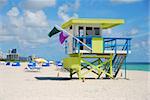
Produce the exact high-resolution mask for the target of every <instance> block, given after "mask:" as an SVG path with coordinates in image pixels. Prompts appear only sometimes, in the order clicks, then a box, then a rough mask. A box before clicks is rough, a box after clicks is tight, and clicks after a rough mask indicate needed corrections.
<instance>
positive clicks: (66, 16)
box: [57, 0, 80, 21]
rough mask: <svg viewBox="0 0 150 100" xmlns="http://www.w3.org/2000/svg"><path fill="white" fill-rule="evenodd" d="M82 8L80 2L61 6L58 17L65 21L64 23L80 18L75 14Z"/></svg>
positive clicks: (77, 0)
mask: <svg viewBox="0 0 150 100" xmlns="http://www.w3.org/2000/svg"><path fill="white" fill-rule="evenodd" d="M79 6H80V1H79V0H76V1H75V3H74V4H70V3H68V4H63V5H62V6H60V7H59V8H58V12H57V14H58V16H59V17H60V18H61V19H62V20H63V21H67V20H69V19H71V18H78V14H77V13H75V12H76V10H78V8H79ZM69 11H71V12H72V13H71V14H72V15H69V14H68V13H69Z"/></svg>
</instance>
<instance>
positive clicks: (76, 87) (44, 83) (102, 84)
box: [0, 63, 150, 100]
mask: <svg viewBox="0 0 150 100" xmlns="http://www.w3.org/2000/svg"><path fill="white" fill-rule="evenodd" d="M26 66H27V63H22V66H21V67H19V68H13V67H11V66H5V65H0V100H148V98H150V72H146V71H127V77H128V78H129V80H125V79H116V80H112V79H111V80H106V79H103V80H102V79H86V80H85V82H82V81H81V80H77V79H72V80H69V79H68V78H65V79H62V78H61V77H69V73H68V72H62V71H60V72H59V78H57V75H58V70H57V69H56V67H55V66H52V67H47V68H42V69H41V71H40V72H25V71H24V68H25V67H26Z"/></svg>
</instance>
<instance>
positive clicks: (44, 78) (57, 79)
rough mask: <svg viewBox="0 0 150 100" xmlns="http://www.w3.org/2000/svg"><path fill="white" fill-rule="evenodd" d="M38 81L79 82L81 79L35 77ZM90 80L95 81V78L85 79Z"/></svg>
mask: <svg viewBox="0 0 150 100" xmlns="http://www.w3.org/2000/svg"><path fill="white" fill-rule="evenodd" d="M35 78H36V79H37V80H54V81H67V80H78V79H79V78H77V77H74V78H72V79H71V78H69V77H35ZM85 79H88V80H89V79H90V80H95V78H85Z"/></svg>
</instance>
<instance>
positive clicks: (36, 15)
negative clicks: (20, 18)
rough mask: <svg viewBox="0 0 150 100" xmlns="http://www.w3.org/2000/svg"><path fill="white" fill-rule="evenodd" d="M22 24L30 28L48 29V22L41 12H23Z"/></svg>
mask: <svg viewBox="0 0 150 100" xmlns="http://www.w3.org/2000/svg"><path fill="white" fill-rule="evenodd" d="M24 23H25V25H27V26H30V27H48V21H47V17H46V15H45V13H44V12H43V11H42V10H39V11H37V12H31V11H25V13H24Z"/></svg>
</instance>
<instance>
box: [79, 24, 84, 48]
mask: <svg viewBox="0 0 150 100" xmlns="http://www.w3.org/2000/svg"><path fill="white" fill-rule="evenodd" d="M78 32H79V34H78V35H79V37H83V36H84V29H83V27H82V26H79V30H78ZM80 41H82V42H84V41H83V38H80ZM80 50H83V46H80Z"/></svg>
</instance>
